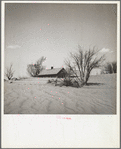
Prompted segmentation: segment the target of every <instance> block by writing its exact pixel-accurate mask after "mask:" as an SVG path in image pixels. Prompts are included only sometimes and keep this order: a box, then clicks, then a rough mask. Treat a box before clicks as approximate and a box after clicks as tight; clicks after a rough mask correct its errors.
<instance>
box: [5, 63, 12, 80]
mask: <svg viewBox="0 0 121 149" xmlns="http://www.w3.org/2000/svg"><path fill="white" fill-rule="evenodd" d="M12 67H13V64H10V67H8V68H6V72H5V76H6V77H7V78H8V80H11V79H12V77H13V74H14V71H13V69H12Z"/></svg>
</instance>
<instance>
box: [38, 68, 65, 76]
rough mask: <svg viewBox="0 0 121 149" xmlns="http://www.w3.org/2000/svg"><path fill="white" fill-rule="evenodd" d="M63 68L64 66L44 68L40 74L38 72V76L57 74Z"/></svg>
mask: <svg viewBox="0 0 121 149" xmlns="http://www.w3.org/2000/svg"><path fill="white" fill-rule="evenodd" d="M63 69H64V68H53V69H45V70H43V71H41V72H40V74H38V76H42V75H54V74H58V73H59V72H60V71H61V70H63Z"/></svg>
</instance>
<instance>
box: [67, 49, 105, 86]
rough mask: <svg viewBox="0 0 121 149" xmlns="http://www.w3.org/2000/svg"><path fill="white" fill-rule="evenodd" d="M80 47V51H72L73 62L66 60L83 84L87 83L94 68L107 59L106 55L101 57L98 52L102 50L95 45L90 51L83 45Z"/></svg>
mask: <svg viewBox="0 0 121 149" xmlns="http://www.w3.org/2000/svg"><path fill="white" fill-rule="evenodd" d="M78 48H79V49H78V52H75V53H70V56H71V58H72V61H73V64H71V62H72V61H70V60H65V64H66V66H67V67H68V68H70V70H71V71H72V72H73V75H75V77H76V78H77V80H78V82H79V85H80V86H83V85H85V84H87V81H88V79H89V77H90V72H91V71H92V69H93V68H96V67H100V66H101V64H102V62H103V61H104V60H105V55H102V56H100V57H99V56H98V53H99V51H100V50H97V49H96V48H95V47H93V49H92V50H91V49H89V50H88V51H84V50H83V49H82V48H81V46H79V47H78ZM73 65H74V66H73ZM76 68H77V70H78V72H79V75H78V73H77V70H76Z"/></svg>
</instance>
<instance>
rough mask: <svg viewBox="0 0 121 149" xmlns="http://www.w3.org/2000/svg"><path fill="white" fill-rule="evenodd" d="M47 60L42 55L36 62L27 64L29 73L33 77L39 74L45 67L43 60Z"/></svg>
mask: <svg viewBox="0 0 121 149" xmlns="http://www.w3.org/2000/svg"><path fill="white" fill-rule="evenodd" d="M45 60H46V58H45V57H43V56H42V57H41V58H40V59H38V60H37V61H36V63H35V64H29V65H27V72H28V73H29V75H30V76H32V77H35V76H37V75H38V74H39V73H40V72H41V71H42V70H43V69H44V66H43V62H44V61H45Z"/></svg>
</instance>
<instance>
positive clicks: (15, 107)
mask: <svg viewBox="0 0 121 149" xmlns="http://www.w3.org/2000/svg"><path fill="white" fill-rule="evenodd" d="M49 79H50V78H49ZM47 80H48V78H39V79H38V78H28V79H24V80H21V81H20V80H19V81H14V82H13V83H10V84H9V83H8V82H7V81H5V83H4V114H116V74H105V75H97V76H91V77H90V79H89V81H88V85H87V86H84V87H82V88H74V87H66V86H62V87H59V86H54V85H52V84H47Z"/></svg>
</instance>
